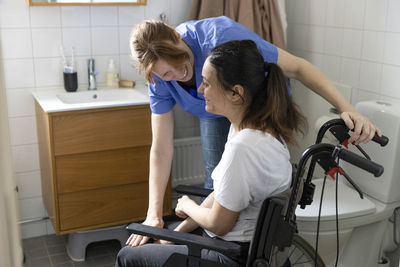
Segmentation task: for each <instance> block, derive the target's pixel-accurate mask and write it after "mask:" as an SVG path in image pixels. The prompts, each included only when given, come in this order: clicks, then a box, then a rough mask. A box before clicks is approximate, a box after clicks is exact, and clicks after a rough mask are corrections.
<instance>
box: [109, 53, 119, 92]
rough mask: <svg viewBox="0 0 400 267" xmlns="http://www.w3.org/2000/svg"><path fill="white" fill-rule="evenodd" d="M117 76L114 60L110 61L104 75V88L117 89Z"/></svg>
mask: <svg viewBox="0 0 400 267" xmlns="http://www.w3.org/2000/svg"><path fill="white" fill-rule="evenodd" d="M118 83H119V74H118V69H117V68H116V67H115V64H114V59H112V58H111V59H110V62H109V63H108V68H107V74H106V86H107V87H111V88H118V87H119V86H118Z"/></svg>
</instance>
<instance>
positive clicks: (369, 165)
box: [338, 149, 383, 177]
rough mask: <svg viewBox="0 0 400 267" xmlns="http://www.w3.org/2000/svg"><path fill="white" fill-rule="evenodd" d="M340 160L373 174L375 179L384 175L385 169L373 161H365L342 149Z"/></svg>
mask: <svg viewBox="0 0 400 267" xmlns="http://www.w3.org/2000/svg"><path fill="white" fill-rule="evenodd" d="M338 156H339V158H341V159H342V160H344V161H346V162H348V163H350V164H353V165H354V166H357V167H359V168H361V169H363V170H365V171H367V172H369V173H372V174H373V175H374V176H375V177H379V176H381V175H382V173H383V167H382V166H381V165H379V164H378V163H375V162H373V161H371V160H368V159H365V158H363V157H361V156H359V155H357V154H355V153H353V152H351V151H348V150H345V149H342V150H340V152H339V155H338Z"/></svg>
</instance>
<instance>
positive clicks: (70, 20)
mask: <svg viewBox="0 0 400 267" xmlns="http://www.w3.org/2000/svg"><path fill="white" fill-rule="evenodd" d="M89 17H90V15H89V7H87V6H63V7H61V25H62V26H63V27H88V26H90V20H89Z"/></svg>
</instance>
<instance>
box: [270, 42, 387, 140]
mask: <svg viewBox="0 0 400 267" xmlns="http://www.w3.org/2000/svg"><path fill="white" fill-rule="evenodd" d="M278 65H279V66H280V67H281V69H282V70H283V72H284V74H285V75H286V76H287V77H289V78H293V79H296V80H298V81H300V82H301V83H303V84H304V85H305V86H307V87H308V88H310V89H311V90H312V91H314V92H315V93H317V94H319V95H320V96H322V97H323V98H324V99H326V100H327V101H328V102H329V103H331V104H332V105H333V106H334V107H336V108H337V109H338V110H339V111H340V113H341V118H342V119H343V120H344V122H345V123H346V125H347V127H348V128H349V129H352V130H353V131H354V133H353V134H352V136H351V138H350V139H349V142H351V143H352V142H353V141H355V144H359V143H360V142H368V141H370V140H371V139H372V137H373V136H374V134H375V132H377V134H378V135H379V136H381V135H382V134H381V132H380V130H379V129H378V128H376V127H375V126H374V125H373V124H372V123H371V122H370V121H369V119H368V118H367V117H365V116H363V115H361V114H359V113H358V112H357V111H355V109H354V108H353V106H352V105H351V104H350V103H349V102H347V100H346V99H345V98H344V97H343V96H342V95H341V94H340V92H339V91H338V90H337V89H336V87H335V86H334V85H333V83H332V82H331V81H330V80H329V79H328V78H327V77H326V76H325V75H324V74H323V73H322V72H321V71H320V70H319V69H318V68H316V67H315V66H314V65H313V64H311V63H310V62H308V61H307V60H305V59H303V58H299V57H296V56H294V55H292V54H290V53H288V52H286V51H285V50H282V49H279V48H278Z"/></svg>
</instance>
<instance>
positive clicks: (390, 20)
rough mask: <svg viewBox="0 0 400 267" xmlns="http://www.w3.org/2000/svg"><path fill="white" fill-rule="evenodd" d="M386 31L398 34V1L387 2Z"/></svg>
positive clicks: (399, 12)
mask: <svg viewBox="0 0 400 267" xmlns="http://www.w3.org/2000/svg"><path fill="white" fill-rule="evenodd" d="M386 30H387V31H390V32H400V1H399V0H389V3H388V15H387V21H386Z"/></svg>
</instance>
